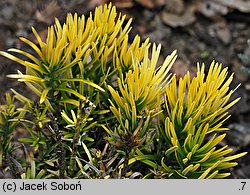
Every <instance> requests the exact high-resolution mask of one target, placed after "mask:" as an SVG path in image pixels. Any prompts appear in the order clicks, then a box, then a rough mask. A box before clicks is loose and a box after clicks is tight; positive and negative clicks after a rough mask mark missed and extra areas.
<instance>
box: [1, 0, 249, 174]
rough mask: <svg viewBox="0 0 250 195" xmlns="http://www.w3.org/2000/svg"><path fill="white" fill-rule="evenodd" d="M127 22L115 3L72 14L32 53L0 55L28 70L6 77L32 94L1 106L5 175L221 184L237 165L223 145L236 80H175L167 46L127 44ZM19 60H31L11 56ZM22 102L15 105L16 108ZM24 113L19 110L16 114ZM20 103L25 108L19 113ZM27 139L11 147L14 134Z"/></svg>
mask: <svg viewBox="0 0 250 195" xmlns="http://www.w3.org/2000/svg"><path fill="white" fill-rule="evenodd" d="M130 24H131V19H130V20H128V21H126V16H123V15H121V14H120V13H117V12H116V8H115V7H114V6H112V5H111V4H109V5H104V6H99V7H97V8H96V9H95V11H94V13H90V15H89V17H88V18H85V16H84V15H82V16H78V15H77V14H74V15H72V14H68V15H67V18H66V21H65V23H64V24H61V23H60V22H59V21H58V19H56V20H55V24H54V25H52V26H50V27H49V28H48V34H47V39H46V40H45V41H43V40H42V39H41V38H40V36H39V35H38V33H37V31H36V30H35V29H34V28H32V31H33V33H34V35H35V37H36V39H37V42H38V45H36V44H35V43H33V42H31V41H30V40H28V39H26V38H23V37H21V38H20V40H21V41H23V42H24V43H26V44H27V45H29V46H30V47H31V48H32V49H33V50H34V53H28V52H25V51H23V50H19V49H9V50H8V52H4V51H0V54H1V55H2V56H5V57H7V58H9V59H11V60H13V61H15V62H18V63H19V64H21V65H23V66H25V68H26V72H25V73H22V72H21V71H18V72H17V74H11V75H7V76H8V77H9V78H15V79H18V81H20V82H24V83H25V84H26V85H27V86H28V88H29V89H30V90H31V91H32V92H33V94H34V95H35V96H34V97H33V98H32V97H27V96H26V94H24V93H22V92H20V91H19V92H18V91H16V90H15V89H11V91H12V95H10V94H9V93H7V94H6V98H5V99H4V102H1V106H0V111H1V113H0V169H1V171H2V172H3V176H4V175H5V174H7V173H10V174H11V175H12V177H14V178H137V177H139V178H224V177H227V176H228V175H229V174H230V173H228V168H230V167H233V166H236V165H237V162H233V161H234V160H235V159H237V158H240V157H242V156H244V155H245V154H246V153H245V152H244V153H240V154H234V155H230V153H232V149H230V148H228V146H221V145H219V143H220V142H221V141H222V140H223V138H224V137H225V135H226V133H223V132H224V131H225V130H228V129H227V128H224V127H223V122H224V121H225V120H227V119H228V118H229V115H228V111H227V110H228V109H229V108H230V107H231V106H233V105H234V104H235V103H236V102H237V101H238V100H239V98H238V99H236V100H233V101H231V102H229V99H230V97H231V95H232V93H233V92H234V90H229V85H230V83H231V82H232V80H233V75H231V76H229V77H228V70H227V68H222V65H219V64H218V63H215V62H212V63H211V65H210V67H209V72H208V73H207V74H206V73H205V71H204V69H205V65H202V66H200V65H199V64H198V65H197V76H195V77H194V78H191V77H190V74H189V73H187V74H186V75H185V76H184V77H183V78H181V79H179V81H177V78H176V77H175V76H172V75H171V74H170V73H169V70H170V68H171V67H172V65H173V64H174V61H175V59H176V58H177V56H176V51H174V52H172V53H171V54H170V55H168V56H167V57H166V59H165V61H164V62H163V64H162V65H158V61H159V60H158V59H159V55H160V51H161V45H158V46H157V45H156V44H151V43H150V41H149V39H147V40H145V41H144V42H142V41H141V39H140V36H138V35H137V36H136V37H135V38H134V40H133V41H132V43H131V44H129V31H130V29H131V27H130ZM15 53H16V54H21V55H23V56H24V57H25V58H26V59H23V58H20V57H17V56H16V55H14V54H15ZM16 102H18V104H16ZM17 105H19V106H17ZM20 105H22V106H20ZM17 128H22V129H24V130H25V133H24V134H23V135H22V136H21V137H20V138H18V142H16V141H15V142H14V138H15V137H13V136H14V133H15V131H16V129H17Z"/></svg>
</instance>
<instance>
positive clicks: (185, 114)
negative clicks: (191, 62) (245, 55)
mask: <svg viewBox="0 0 250 195" xmlns="http://www.w3.org/2000/svg"><path fill="white" fill-rule="evenodd" d="M197 69H198V70H197V76H196V77H194V78H192V79H190V74H189V73H187V74H186V75H185V76H184V78H183V79H182V78H181V79H180V80H179V82H178V84H177V81H176V77H175V76H174V77H173V79H172V82H171V84H170V85H168V86H166V96H165V97H166V98H165V109H166V112H164V114H162V117H163V119H164V122H163V123H164V124H163V126H162V127H159V129H160V130H161V131H162V135H163V136H164V138H165V141H166V142H167V145H168V147H169V149H167V151H166V156H167V159H171V158H173V159H175V160H174V161H175V163H177V164H178V165H179V168H178V169H177V170H175V171H174V170H172V169H171V168H170V167H169V166H167V165H166V164H165V163H164V160H163V159H162V166H163V167H165V170H168V171H169V172H170V173H171V174H170V175H172V176H174V177H182V178H223V177H226V176H228V175H229V173H220V172H219V171H220V170H221V169H226V168H229V167H233V166H236V165H237V163H236V162H229V161H232V160H234V159H236V158H239V157H241V156H244V155H245V154H246V153H240V154H237V155H233V156H229V157H225V155H227V154H229V153H231V152H232V149H228V147H227V146H224V147H219V146H218V143H220V142H221V141H222V140H223V138H224V137H225V135H226V134H225V133H224V134H221V133H220V132H221V131H223V130H227V128H223V127H222V124H223V122H224V121H225V120H227V119H228V118H229V115H228V112H227V110H228V109H229V108H230V107H231V106H233V105H234V104H235V103H236V102H238V101H239V99H240V98H237V99H235V100H233V101H232V102H230V103H228V101H229V99H230V97H231V95H232V93H233V92H234V90H229V85H230V83H231V82H232V80H233V74H232V75H231V76H229V77H228V70H227V68H222V65H221V64H218V63H215V62H214V61H213V62H212V63H211V65H210V68H209V71H208V73H207V75H205V73H204V69H205V66H204V64H203V65H202V66H201V67H200V66H199V64H198V66H197ZM174 166H176V165H174Z"/></svg>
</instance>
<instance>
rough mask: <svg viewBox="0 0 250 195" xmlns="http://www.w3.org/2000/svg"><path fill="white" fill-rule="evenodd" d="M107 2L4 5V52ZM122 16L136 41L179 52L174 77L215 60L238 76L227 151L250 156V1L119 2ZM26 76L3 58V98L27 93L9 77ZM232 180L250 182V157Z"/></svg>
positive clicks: (0, 16)
mask: <svg viewBox="0 0 250 195" xmlns="http://www.w3.org/2000/svg"><path fill="white" fill-rule="evenodd" d="M105 2H109V1H107V0H106V1H105V0H75V1H66V0H58V1H56V0H52V1H51V0H22V1H20V0H1V1H0V50H3V51H6V50H7V49H8V48H12V47H14V48H22V49H26V50H28V51H29V48H26V46H25V45H24V44H23V43H22V42H20V41H19V40H18V38H17V37H19V36H24V37H28V38H29V39H31V40H34V37H33V35H32V33H31V26H34V27H35V28H36V29H37V31H38V32H39V34H40V35H41V36H44V37H45V35H46V30H47V27H48V26H49V25H51V24H53V22H54V17H58V18H59V20H61V21H63V19H64V18H65V16H66V13H67V12H78V13H79V14H83V13H84V14H88V12H89V11H90V10H93V9H94V7H95V6H96V5H99V4H103V3H105ZM112 2H113V4H115V5H116V6H117V7H118V9H119V11H121V12H122V13H123V14H126V15H127V17H128V18H130V17H133V24H132V26H133V29H132V31H131V35H132V36H133V35H136V34H139V35H140V36H141V37H142V38H143V39H146V38H147V37H150V39H151V41H152V42H156V43H161V44H162V46H163V51H162V59H163V57H164V56H166V55H167V54H169V53H170V52H171V51H173V50H174V49H177V50H178V60H177V61H176V63H175V64H174V67H173V69H172V71H173V72H174V73H176V74H177V75H178V76H179V77H181V76H183V75H184V74H185V73H186V72H187V71H188V70H189V71H190V72H191V74H195V71H196V63H197V62H200V63H202V62H204V63H205V64H206V65H207V67H208V66H209V64H210V63H211V61H212V60H216V61H218V62H220V63H223V65H224V66H228V67H229V70H230V72H234V73H235V79H234V82H233V85H232V87H235V86H237V85H238V84H239V83H241V87H240V88H239V89H238V90H237V91H236V92H235V94H234V98H235V97H241V101H240V102H239V103H238V104H237V106H235V107H234V108H233V109H231V110H230V112H231V114H232V117H231V118H230V119H229V120H228V121H227V122H226V124H225V126H228V127H229V128H230V131H229V132H228V135H227V137H226V139H225V141H224V142H223V143H222V145H229V146H231V147H233V148H234V151H235V152H237V153H238V152H241V151H248V152H250V114H249V113H250V104H249V97H250V81H249V74H247V73H245V72H244V71H242V68H241V67H242V66H250V64H244V63H243V62H241V60H240V59H239V58H238V54H239V53H244V54H248V55H250V49H249V48H248V46H247V39H249V38H250V28H249V25H250V1H248V0H230V1H227V0H120V1H118V0H113V1H112ZM17 69H19V70H24V69H23V67H21V66H20V65H18V64H16V63H13V62H11V61H10V60H7V59H5V58H3V57H1V56H0V93H1V95H3V94H4V93H5V92H6V91H8V90H9V89H10V88H15V89H17V90H18V91H27V90H28V89H27V88H26V87H25V85H20V83H18V82H17V81H15V80H10V79H7V78H6V75H7V74H9V73H15V72H16V70H17ZM238 162H239V165H238V166H237V167H236V168H234V169H232V176H231V178H250V155H249V154H248V155H247V156H245V157H243V158H241V159H239V160H238Z"/></svg>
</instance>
